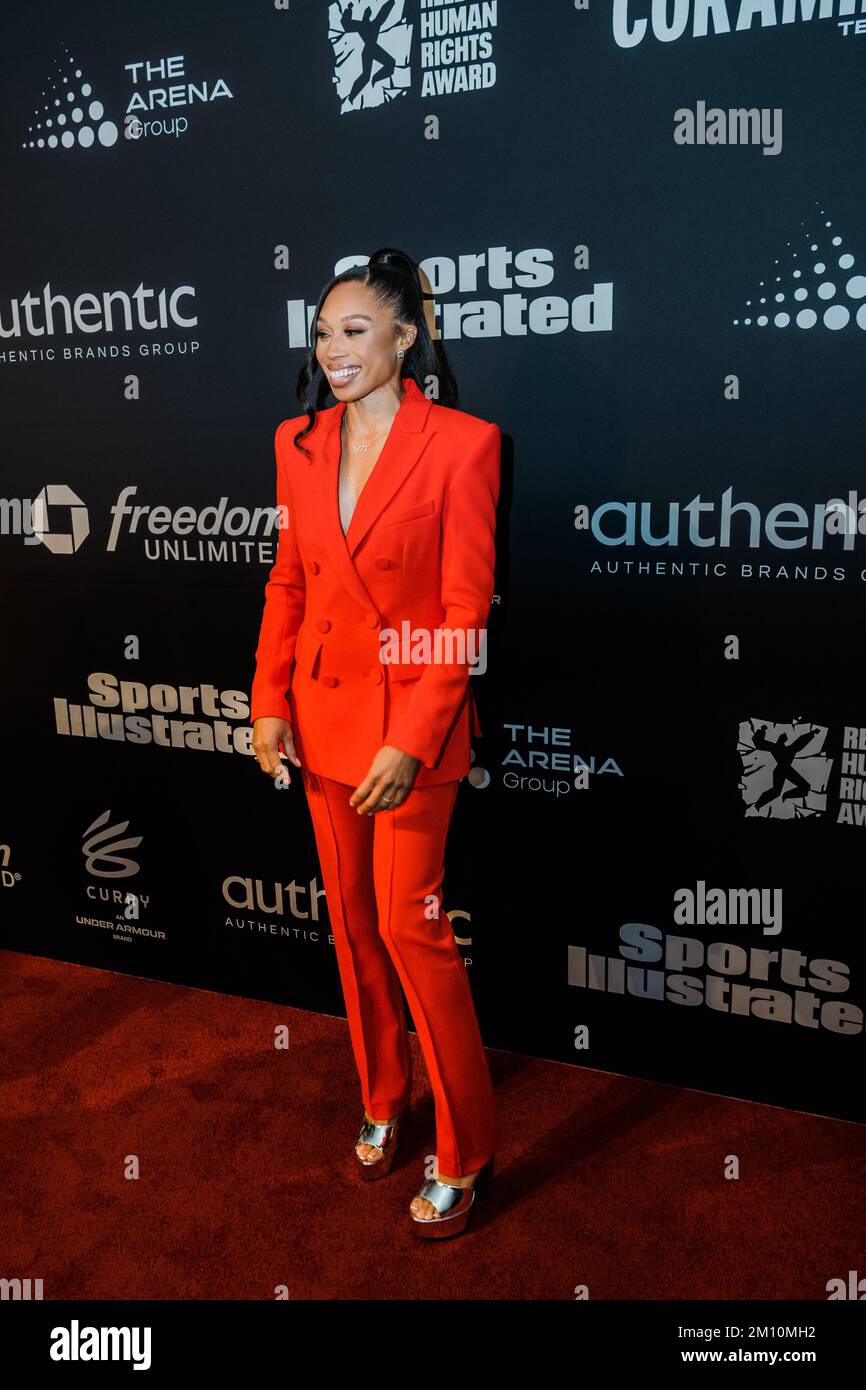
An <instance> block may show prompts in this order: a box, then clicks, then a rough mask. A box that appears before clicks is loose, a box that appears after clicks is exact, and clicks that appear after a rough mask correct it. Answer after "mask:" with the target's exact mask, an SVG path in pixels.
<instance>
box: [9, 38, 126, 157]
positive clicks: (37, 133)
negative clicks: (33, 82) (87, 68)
mask: <svg viewBox="0 0 866 1390" xmlns="http://www.w3.org/2000/svg"><path fill="white" fill-rule="evenodd" d="M54 63H55V68H56V71H55V72H54V74H53V76H52V77H51V78H50V79H49V82H48V91H47V92H43V93H42V95H43V97H45V101H44V102H43V103H42V105H41V106H37V108H36V110H35V111H34V113H33V120H32V121H31V123H30V125H29V126H28V127H27V139H26V140H24V141H23V142H22V149H25V150H44V149H48V150H56V149H63V150H71V149H75V148H78V149H82V150H88V149H92V148H93V146H94V145H103V146H106V147H107V146H109V145H114V144H116V142H117V137H118V135H119V133H120V132H119V131H118V128H117V126H116V125H115V123H114V121H110V120H106V119H105V108H104V107H103V104H102V102H101V101H98V100H97V99H96V98H94V97H93V87H92V86H91V84H90V83H89V82H87V81H85V78H84V72H83V70H82V68H81V67H80V66H79V65H77V64H76V63H75V62H74V60H73V58H72V55H71V54H70V52H69V49H68V48H66V46H65V45H64V48H63V57H62V58H55V59H54Z"/></svg>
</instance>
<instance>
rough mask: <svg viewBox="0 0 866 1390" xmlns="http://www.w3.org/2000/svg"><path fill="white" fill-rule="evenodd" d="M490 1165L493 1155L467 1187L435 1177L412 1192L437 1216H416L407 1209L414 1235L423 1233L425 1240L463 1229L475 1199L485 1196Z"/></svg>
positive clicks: (455, 1234) (490, 1182)
mask: <svg viewBox="0 0 866 1390" xmlns="http://www.w3.org/2000/svg"><path fill="white" fill-rule="evenodd" d="M493 1167H494V1158H489V1159H488V1160H487V1162H486V1163H485V1165H484V1167H483V1168H482V1169H481V1170H480V1172H479V1174H478V1176H477V1177H476V1179H475V1181H474V1183H473V1184H472V1186H471V1187H454V1186H452V1184H451V1183H447V1182H440V1181H439V1179H438V1178H428V1179H427V1181H426V1182H425V1183H424V1185H423V1187H420V1188H419V1189H418V1191H417V1192H416V1194H415V1195H416V1197H423V1198H425V1200H426V1201H428V1202H432V1204H433V1206H434V1207H435V1208H436V1210H437V1211H438V1213H439V1215H438V1216H431V1217H424V1216H416V1215H415V1213H414V1211H412V1210H411V1208H410V1211H409V1215H410V1216H411V1218H412V1229H413V1230H414V1232H415V1234H416V1236H424V1237H425V1238H426V1239H428V1240H443V1239H445V1238H446V1237H448V1236H457V1235H459V1234H460V1232H461V1231H465V1229H466V1224H467V1222H468V1221H469V1215H470V1212H471V1211H472V1209H473V1207H474V1206H475V1198H476V1197H486V1195H487V1193H488V1192H489V1191H490V1186H491V1184H492V1182H493Z"/></svg>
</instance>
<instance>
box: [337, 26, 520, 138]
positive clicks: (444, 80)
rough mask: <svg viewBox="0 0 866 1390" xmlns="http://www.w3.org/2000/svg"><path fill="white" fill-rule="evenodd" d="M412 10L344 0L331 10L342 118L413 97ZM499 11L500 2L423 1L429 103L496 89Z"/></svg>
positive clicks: (423, 65)
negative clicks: (410, 94) (494, 56)
mask: <svg viewBox="0 0 866 1390" xmlns="http://www.w3.org/2000/svg"><path fill="white" fill-rule="evenodd" d="M406 8H407V7H406V0H336V3H334V4H331V5H329V6H328V37H329V39H330V43H331V47H332V49H333V54H334V72H333V78H332V81H333V83H334V86H335V87H336V89H337V96H338V97H339V98H340V114H341V115H346V114H347V113H348V112H350V111H364V110H368V109H369V108H370V107H374V106H384V105H385V104H386V103H387V102H389V101H394V100H395V99H396V98H398V97H405V96H406V95H407V93H408V92H409V91H410V90H411V86H412V71H411V58H412V39H413V37H414V25H412V24H410V23H409V20H408V19H407V17H406ZM497 11H498V6H497V3H496V0H487V3H480V4H479V3H476V4H460V3H453V4H451V3H449V4H448V5H447V6H446V5H443V4H442V3H441V0H420V14H419V17H418V18H419V23H418V29H419V47H418V64H419V67H420V69H421V86H420V95H421V96H422V97H424V98H427V97H434V96H435V97H442V96H452V95H454V94H455V93H457V92H475V91H481V90H482V89H484V88H487V87H492V86H493V85H494V84H495V82H496V66H495V64H494V63H493V62H492V60H491V55H492V53H493V33H492V31H493V30H494V29H495V28H496V26H497V24H498V22H499V18H498V12H497Z"/></svg>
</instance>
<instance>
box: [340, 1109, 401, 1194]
mask: <svg viewBox="0 0 866 1390" xmlns="http://www.w3.org/2000/svg"><path fill="white" fill-rule="evenodd" d="M401 1118H402V1114H401V1115H396V1116H395V1117H394V1119H393V1120H392V1121H391V1123H390V1124H384V1125H380V1124H376V1122H375V1120H368V1119H367V1116H366V1115H365V1116H364V1121H363V1124H362V1125H361V1128H360V1130H359V1131H358V1137H357V1139H356V1140H355V1147H354V1149H353V1150H352V1152H353V1153H354V1155H355V1162H356V1163H357V1165H358V1167H359V1168H360V1170H361V1177H362V1178H364V1179H365V1180H366V1181H367V1182H371V1181H373V1180H374V1179H376V1178H384V1176H385V1174H386V1173H390V1171H391V1167H392V1164H393V1162H394V1155H395V1154H396V1152H397V1141H398V1138H399V1135H398V1132H397V1131H398V1126H399V1124H400V1120H401ZM359 1144H369V1145H370V1146H371V1147H372V1148H374V1149H378V1150H379V1152H380V1154H381V1155H382V1157H381V1158H362V1157H361V1155H360V1154H359V1153H358V1145H359Z"/></svg>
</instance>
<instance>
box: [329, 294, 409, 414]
mask: <svg viewBox="0 0 866 1390" xmlns="http://www.w3.org/2000/svg"><path fill="white" fill-rule="evenodd" d="M396 327H397V326H396V323H395V321H394V315H393V313H392V312H391V310H390V309H386V308H384V307H383V306H382V305H381V304H380V303H379V301H378V300H377V298H376V296H375V295H374V294H373V291H372V290H371V289H369V288H368V286H366V285H362V284H361V283H360V281H358V280H344V281H343V283H342V284H340V285H335V286H334V288H333V289H332V290H331V293H330V294H329V295H328V297H327V299H326V300H325V302H324V304H323V305H322V311H321V313H320V315H319V319H318V323H317V325H316V359H317V361H318V362H319V365H320V366H321V368H322V370H323V371H324V373H325V375H326V376H327V378H328V383H329V385H330V387H331V390H332V391H333V392H334V395H335V396H336V397H337V399H338V400H341V401H353V400H359V399H360V398H361V397H362V396H367V395H369V394H370V392H371V391H375V390H376V389H377V388H378V387H380V386H386V385H387V384H388V383H389V382H391V381H395V382H397V381H399V377H400V364H401V359H400V358H398V357H397V356H396V353H397V350H398V348H403V349H407V348H409V347H410V346H411V344H412V342H413V341H414V338H415V330H414V328H411V327H410V328H408V329H407V330H406V332H405V333H404V334H402V335H400V334H398V333H397V331H396Z"/></svg>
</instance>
